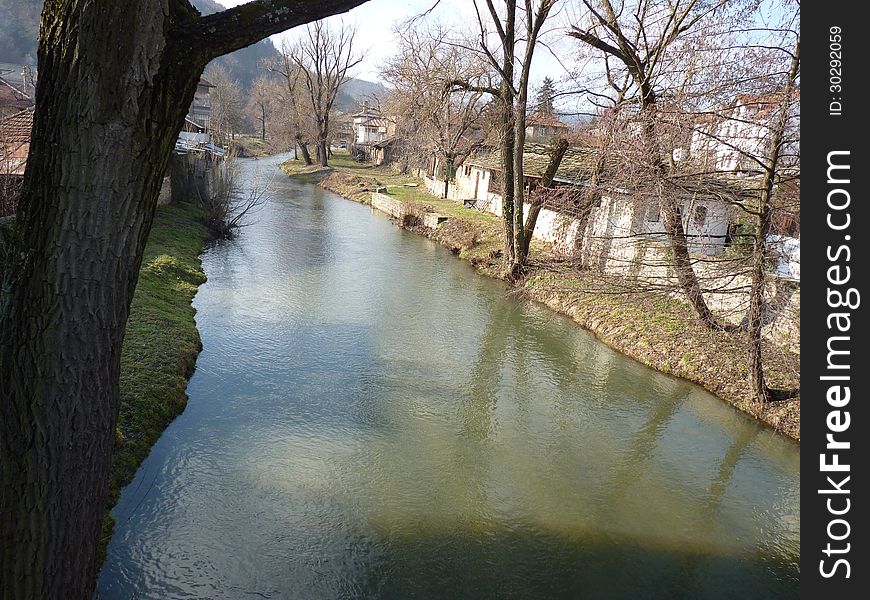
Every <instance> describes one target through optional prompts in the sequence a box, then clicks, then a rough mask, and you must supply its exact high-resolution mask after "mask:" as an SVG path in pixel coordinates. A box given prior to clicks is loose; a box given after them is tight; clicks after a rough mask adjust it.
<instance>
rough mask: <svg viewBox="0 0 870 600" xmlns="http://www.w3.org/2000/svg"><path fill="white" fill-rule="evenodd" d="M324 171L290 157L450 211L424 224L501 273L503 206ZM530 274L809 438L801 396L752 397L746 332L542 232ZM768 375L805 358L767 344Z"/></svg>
mask: <svg viewBox="0 0 870 600" xmlns="http://www.w3.org/2000/svg"><path fill="white" fill-rule="evenodd" d="M331 165H332V168H330V169H327V170H324V169H319V168H316V167H305V166H304V165H302V164H301V162H299V161H287V162H286V163H284V164H282V165H281V169H282V170H283V171H284V172H285V173H286V174H288V175H290V176H292V177H295V178H300V179H305V180H308V181H319V182H320V185H322V186H323V187H325V188H327V189H329V190H331V191H334V192H336V193H338V194H340V195H342V196H344V197H346V198H349V199H351V200H355V201H357V202H363V203H366V204H368V203H369V202H370V198H371V192H372V191H374V189H375V188H377V187H386V188H387V193H388V194H389V195H390V196H392V197H393V198H395V199H397V200H401V201H402V202H404V203H405V204H406V205H408V207H409V209H410V210H433V211H435V212H439V213H442V214H446V215H448V216H449V219H448V221H447V222H446V223H445V224H443V225H441V226H440V227H438V228H437V229H428V228H425V227H414V229H415V230H416V231H418V232H419V233H421V234H423V235H426V236H427V237H429V238H431V239H433V240H436V241H438V242H440V243H441V244H442V245H444V246H446V247H447V248H449V249H450V251H451V252H453V253H454V254H457V255H458V256H459V257H460V258H462V259H465V260H468V261H469V262H470V263H471V264H472V265H473V266H474V267H475V268H476V269H477V270H478V271H479V272H481V273H483V274H485V275H488V276H491V277H500V276H501V248H502V233H501V232H502V229H501V227H502V226H501V220H500V219H499V218H498V217H496V216H495V215H491V214H489V213H484V212H480V211H477V210H474V209H468V208H465V207H464V206H462V204H460V203H458V202H454V201H450V200H444V199H441V198H437V197H435V196H432V195H430V194H428V193H427V192H426V190H425V188H424V187H423V185H422V183H421V182H420V181H419V180H418V179H415V178H412V177H408V176H402V175H397V174H394V173H391V172H389V171H388V170H387V169H382V168H373V167H370V166H364V165H360V164H357V163H355V162H353V161H351V160H349V159H347V158H345V157H339V158H338V159H337V160H334V161H331ZM532 256H533V260H532V261H531V264H530V265H529V269H528V274H527V277H526V279H525V281H523V282H522V283H521V284H520V285H519V286H518V288H517V290H516V292H517V293H518V294H520V295H522V296H523V297H526V298H528V299H530V300H534V301H537V302H541V303H543V304H546V305H547V306H548V307H550V308H551V309H553V310H554V311H556V312H559V313H561V314H565V315H567V316H569V317H571V318H572V319H573V320H574V321H575V322H577V323H578V324H580V325H581V326H582V327H584V328H585V329H587V330H589V331H591V332H592V333H593V334H595V336H596V337H598V339H600V340H601V341H602V342H604V343H605V344H607V345H608V346H610V347H611V348H613V349H615V350H617V351H619V352H621V353H623V354H625V355H626V356H629V357H631V358H633V359H635V360H637V361H638V362H641V363H643V364H645V365H647V366H650V367H652V368H654V369H657V370H659V371H661V372H663V373H667V374H669V375H673V376H675V377H680V378H682V379H686V380H689V381H692V382H693V383H696V384H698V385H700V386H702V387H704V388H705V389H707V390H708V391H710V392H711V393H713V394H714V395H716V396H718V397H719V398H722V399H723V400H725V401H726V402H728V403H730V404H732V405H733V406H735V407H736V408H738V409H739V410H741V411H743V412H745V413H746V414H748V415H751V416H752V417H755V418H756V419H758V420H759V421H761V422H763V423H765V424H767V425H769V426H771V427H773V428H775V429H776V430H778V431H780V432H782V433H784V434H785V435H787V436H789V437H791V438H794V439H796V440H800V399H799V398H797V399H794V400H790V401H787V402H777V403H761V402H757V401H755V400H753V399H752V393H751V390H750V388H749V385H748V381H747V366H746V351H745V348H746V341H745V339H744V338H743V337H742V336H741V335H738V334H733V333H724V332H711V331H709V330H707V329H706V328H705V327H703V326H702V325H701V324H700V323H699V321H698V320H697V319H696V318H695V316H694V314H693V313H692V312H691V309H690V308H689V307H688V306H687V305H686V304H684V303H682V302H679V301H677V300H675V299H673V298H671V297H669V296H667V295H664V294H654V293H650V292H645V293H639V292H635V293H632V292H631V291H630V290H626V287H625V285H624V283H622V282H621V281H618V280H612V281H611V280H609V279H608V278H607V277H604V276H602V275H601V274H596V275H595V276H594V277H592V276H590V275H588V274H584V273H582V272H577V271H574V270H572V269H571V267H570V264H566V263H565V262H563V261H560V260H558V257H556V256H554V255H553V254H552V253H551V252H550V250H549V248H548V247H547V246H546V245H544V244H540V243H537V241H535V242H534V243H533V246H532ZM765 356H767V357H768V358H767V377H768V380H769V383H770V384H771V385H772V386H773V387H778V388H782V389H791V388H797V387H799V386H800V357H799V356H797V355H795V354H792V353H790V352H788V351H786V350H784V349H783V348H780V347H778V346H775V345H773V344H770V343H765Z"/></svg>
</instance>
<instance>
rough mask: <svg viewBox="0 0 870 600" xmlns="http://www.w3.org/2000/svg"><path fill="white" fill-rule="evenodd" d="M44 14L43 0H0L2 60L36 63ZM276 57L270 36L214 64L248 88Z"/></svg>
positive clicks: (206, 6)
mask: <svg viewBox="0 0 870 600" xmlns="http://www.w3.org/2000/svg"><path fill="white" fill-rule="evenodd" d="M191 3H192V4H193V5H194V6H195V7H196V8H197V9H199V11H200V12H202V13H203V14H210V13H213V12H217V11H220V10H223V9H224V6H222V5H221V4H218V3H217V2H215V1H214V0H191ZM41 13H42V0H0V62H5V63H14V64H32V65H35V64H36V44H37V38H38V35H39V17H40V14H41ZM276 56H277V52H276V50H275V46H274V45H273V44H272V42H271V41H270V40H268V39H266V40H263V41H261V42H258V43H256V44H253V45H251V46H248V47H247V48H243V49H242V50H239V51H238V52H233V53H232V54H228V55H227V56H222V57H220V58H218V59H216V60H215V61H214V63H213V64H218V65H222V66H223V67H224V68H225V69H226V71H227V72H228V74H229V75H230V77H231V78H232V79H235V80H237V81H238V82H239V84H240V85H241V87H242V88H243V90H245V91H247V90H249V89H250V87H251V84H252V83H253V82H254V80H255V79H256V78H257V76H258V75H259V74H260V71H259V65H260V63H261V61H262V60H263V59H266V58H274V57H276Z"/></svg>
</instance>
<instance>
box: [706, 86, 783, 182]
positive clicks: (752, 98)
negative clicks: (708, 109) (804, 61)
mask: <svg viewBox="0 0 870 600" xmlns="http://www.w3.org/2000/svg"><path fill="white" fill-rule="evenodd" d="M799 97H800V90H797V91H796V92H795V95H794V98H792V99H791V100H790V108H789V122H788V124H787V127H788V130H787V132H786V146H785V147H784V149H783V155H784V156H783V159H784V163H785V165H786V167H788V165H789V163H790V162H791V163H794V162H796V160H797V157H798V156H799V150H798V147H797V146H798V143H797V140H798V136H797V135H796V134H795V133H794V132H796V130H797V129H798V128H799V127H800V118H799V111H800V108H799V105H798V100H799ZM782 100H783V95H782V94H766V95H758V94H741V95H740V96H738V97H737V98H735V99H734V101H733V102H732V103H731V104H730V105H729V106H726V107H725V108H724V109H722V110H720V111H718V112H717V113H715V114H712V115H709V116H708V117H707V118H706V119H703V120H702V121H701V122H700V123H699V124H698V125H697V126H696V127H695V129H694V131H693V132H692V137H691V147H690V148H691V156H692V158H693V160H695V161H696V162H700V163H703V164H705V165H707V166H708V168H710V169H715V170H718V171H730V172H733V173H737V174H752V173H755V172H757V171H758V163H757V162H756V160H757V159H758V157H761V156H763V155H764V154H765V152H766V151H767V147H768V141H769V139H770V128H771V125H772V124H773V120H774V119H775V118H776V113H777V110H778V108H779V106H780V103H781V102H782Z"/></svg>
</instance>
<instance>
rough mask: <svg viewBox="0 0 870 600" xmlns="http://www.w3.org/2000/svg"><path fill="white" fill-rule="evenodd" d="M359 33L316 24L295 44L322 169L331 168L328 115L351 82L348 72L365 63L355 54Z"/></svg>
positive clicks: (307, 28) (349, 28) (310, 26)
mask: <svg viewBox="0 0 870 600" xmlns="http://www.w3.org/2000/svg"><path fill="white" fill-rule="evenodd" d="M355 36H356V30H355V29H354V28H352V27H350V26H346V25H344V26H342V27H340V28H339V29H338V30H337V31H333V30H331V29H330V28H329V27H328V26H327V25H326V24H325V23H322V22H321V21H316V22H315V23H313V24H311V25H309V26H307V27H306V36H305V37H303V39H302V41H300V42H299V44H297V45H296V47H295V48H294V51H293V54H292V55H291V58H292V60H293V61H294V62H295V63H296V65H297V66H298V67H299V69H300V73H301V75H302V80H303V82H304V83H305V88H306V90H307V91H308V100H309V102H310V109H311V111H312V113H313V115H314V119H315V122H316V124H317V138H316V140H315V148H316V150H317V155H318V158H319V160H320V164H321V166H324V167H326V166H329V133H330V132H329V115H330V112H331V111H332V105H333V104H334V103H335V98H336V96H337V95H338V90H339V88H341V86H342V84H344V83H345V82H346V81H347V80H348V79H349V76H348V71H350V70H351V69H352V68H354V67H355V66H357V65H358V64H359V63H361V62H362V60H363V56H362V55H361V54H357V53H356V50H357V49H356V48H355V47H354V38H355Z"/></svg>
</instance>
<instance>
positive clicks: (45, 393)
mask: <svg viewBox="0 0 870 600" xmlns="http://www.w3.org/2000/svg"><path fill="white" fill-rule="evenodd" d="M362 1H363V0H333V1H332V2H319V3H316V4H315V3H297V2H291V1H290V0H270V1H269V2H262V1H256V2H251V3H248V4H245V5H243V6H239V7H237V8H236V9H231V10H228V11H224V12H221V13H217V14H214V15H209V16H207V17H200V15H199V13H198V12H196V11H195V10H193V8H192V7H191V6H190V4H189V3H188V2H187V0H128V1H127V2H100V3H96V2H92V1H90V0H66V1H63V2H61V1H60V0H48V1H46V3H45V5H44V9H43V18H42V24H41V29H40V46H39V71H40V77H39V83H38V87H37V90H36V114H35V122H34V127H33V137H32V140H31V145H30V158H29V160H28V164H27V169H26V173H25V177H24V186H23V191H22V197H21V204H20V208H19V212H18V215H17V224H16V231H15V233H14V236H15V237H14V240H13V242H14V244H15V245H16V248H17V252H16V253H15V256H16V257H17V261H15V262H13V263H12V264H9V265H7V266H6V270H5V272H4V273H3V282H2V286H0V290H2V292H0V293H2V296H0V390H3V401H2V404H0V417H2V418H0V481H2V485H0V586H2V590H0V595H2V598H15V599H19V600H20V599H30V598H33V599H40V600H46V599H47V600H53V599H60V598H63V599H70V598H71V599H85V598H89V597H90V596H91V593H92V590H93V587H94V583H95V579H96V552H97V548H98V541H99V534H100V528H101V524H102V519H103V514H104V510H105V501H106V488H107V482H108V473H109V464H110V459H111V450H112V444H113V440H114V432H115V425H116V421H117V414H118V404H119V397H118V395H119V392H118V373H119V369H120V351H121V343H122V341H123V337H124V328H125V325H126V321H127V315H128V312H129V306H130V301H131V299H132V296H133V291H134V288H135V286H136V281H137V278H138V272H139V266H140V263H141V260H142V252H143V249H144V246H145V241H146V239H147V237H148V232H149V230H150V227H151V223H152V219H153V216H154V212H155V209H156V204H157V195H158V192H159V189H160V186H161V183H162V178H163V173H164V171H165V169H166V165H167V162H168V160H169V156H170V152H171V151H172V148H173V146H174V143H175V140H176V137H177V135H178V132H179V131H180V129H181V126H182V124H183V122H184V117H185V114H186V113H187V107H188V106H189V105H190V103H191V101H192V100H193V96H194V92H195V91H196V86H197V82H198V80H199V76H200V74H201V73H202V69H203V67H204V66H205V64H206V63H207V62H208V61H209V60H210V59H211V58H214V57H215V56H217V55H220V54H224V53H227V52H231V51H233V50H236V49H238V48H241V47H244V46H246V45H249V44H251V43H253V42H255V41H257V40H259V39H262V38H263V37H266V36H268V35H271V34H274V33H277V32H278V31H281V30H283V29H287V28H288V27H292V26H294V25H297V24H299V23H304V22H307V21H310V20H314V19H318V18H322V17H325V16H328V15H329V14H334V13H336V12H341V11H344V10H348V9H349V8H351V7H352V6H354V5H357V4H360V3H362ZM290 6H293V7H294V9H293V10H292V11H290V10H288V8H289V7H290Z"/></svg>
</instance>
